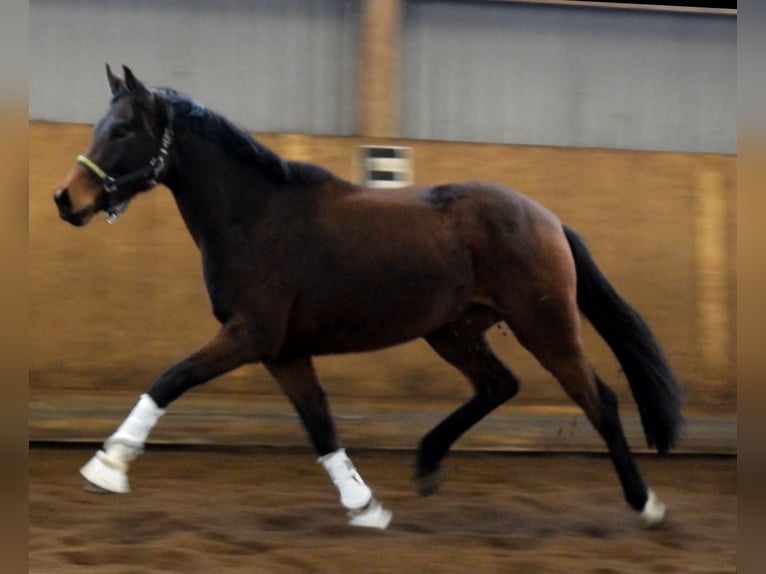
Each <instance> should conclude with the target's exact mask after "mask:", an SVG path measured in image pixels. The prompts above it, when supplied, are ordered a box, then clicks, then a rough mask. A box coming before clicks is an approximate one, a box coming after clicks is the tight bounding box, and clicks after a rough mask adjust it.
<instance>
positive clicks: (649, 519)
mask: <svg viewBox="0 0 766 574" xmlns="http://www.w3.org/2000/svg"><path fill="white" fill-rule="evenodd" d="M666 513H667V507H666V506H665V505H664V504H663V503H662V502H661V501H660V499H659V498H657V495H656V494H654V491H652V490H649V492H648V497H647V499H646V504H644V508H643V509H642V510H641V520H643V522H644V525H645V526H646V527H647V528H651V527H653V526H657V525H658V524H661V523H662V522H663V521H664V520H665V514H666Z"/></svg>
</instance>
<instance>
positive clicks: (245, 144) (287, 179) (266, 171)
mask: <svg viewBox="0 0 766 574" xmlns="http://www.w3.org/2000/svg"><path fill="white" fill-rule="evenodd" d="M156 93H157V94H158V95H159V96H160V97H161V98H162V99H164V100H165V101H167V103H168V104H169V105H171V106H172V107H173V112H174V114H175V119H176V121H177V122H179V123H182V124H183V125H185V126H186V127H187V128H188V129H189V130H190V131H191V132H192V133H194V134H196V135H198V136H200V137H202V138H204V139H206V140H207V141H209V142H212V143H214V144H216V145H218V146H220V147H221V148H222V149H223V150H225V151H226V152H228V153H231V154H233V155H235V156H237V157H238V158H240V159H242V160H244V161H245V162H247V163H251V164H254V165H257V166H258V169H259V171H260V173H261V174H262V175H263V176H265V177H267V178H268V179H270V180H272V181H274V182H277V183H284V184H289V183H293V184H304V185H311V184H317V183H322V182H324V181H327V180H328V179H332V178H335V177H336V176H335V175H334V174H333V173H331V172H330V171H328V170H326V169H324V168H322V167H319V166H318V165H313V164H308V163H303V162H297V161H289V160H285V159H283V158H281V157H280V156H279V155H277V154H276V153H275V152H274V151H273V150H271V149H269V148H268V147H266V146H265V145H263V144H262V143H261V142H259V141H258V140H257V139H255V138H254V137H253V136H252V135H251V134H250V133H249V132H248V131H247V130H245V129H243V128H241V127H239V126H237V125H235V124H234V123H232V122H231V121H229V120H228V119H226V118H225V117H223V116H222V115H220V114H218V113H216V112H214V111H212V110H210V109H209V108H207V107H205V106H204V105H202V104H201V103H199V102H198V101H196V100H194V99H192V98H190V97H188V96H185V95H183V94H180V93H178V92H176V91H175V90H171V89H168V88H163V89H158V90H156Z"/></svg>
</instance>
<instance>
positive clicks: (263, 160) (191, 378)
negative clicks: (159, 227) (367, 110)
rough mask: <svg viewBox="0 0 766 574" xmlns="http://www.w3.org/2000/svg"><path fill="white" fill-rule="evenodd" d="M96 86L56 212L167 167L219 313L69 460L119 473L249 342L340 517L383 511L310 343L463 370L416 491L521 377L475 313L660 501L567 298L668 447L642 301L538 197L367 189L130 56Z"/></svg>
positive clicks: (243, 354)
mask: <svg viewBox="0 0 766 574" xmlns="http://www.w3.org/2000/svg"><path fill="white" fill-rule="evenodd" d="M107 78H108V81H109V86H110V88H111V92H112V99H111V103H110V105H109V109H108V112H107V114H106V115H105V116H104V117H103V118H102V119H101V120H100V121H99V122H98V123H97V125H96V126H95V129H94V135H93V140H92V142H91V144H90V147H89V148H88V150H87V151H86V153H85V154H83V155H81V156H79V157H78V158H77V161H76V163H75V165H74V167H73V168H72V170H71V171H70V172H69V174H68V175H67V176H66V178H65V180H64V181H63V183H62V184H61V186H59V187H58V188H57V189H56V191H55V193H54V200H55V202H56V205H57V207H58V211H59V214H60V216H61V218H62V219H64V220H65V221H67V222H69V223H71V224H73V225H77V226H81V225H86V224H87V223H88V222H89V221H90V220H91V219H92V218H93V216H94V215H95V214H96V213H98V212H104V213H106V216H107V220H108V221H114V220H116V219H117V218H118V217H120V215H121V214H122V213H123V212H124V210H125V209H126V207H127V206H128V204H129V202H130V201H131V200H132V199H133V198H134V197H135V196H137V195H138V194H140V193H143V192H146V191H149V190H151V189H153V188H154V187H155V186H156V185H157V184H160V183H161V184H164V185H165V186H167V188H169V189H170V191H171V192H172V194H173V197H174V198H175V201H176V203H177V205H178V209H179V211H180V213H181V216H182V217H183V220H184V222H185V223H186V226H187V228H188V230H189V233H190V234H191V236H192V238H193V239H194V241H195V243H196V244H197V246H198V248H199V251H200V254H201V258H202V267H203V272H204V279H205V283H206V286H207V290H208V293H209V297H210V301H211V304H212V310H213V313H214V315H215V317H216V318H217V319H218V321H219V322H220V324H221V327H220V329H219V331H218V332H217V333H216V334H215V336H214V337H213V338H212V339H211V340H210V341H209V342H208V343H207V344H205V345H204V346H202V347H201V348H200V349H199V350H198V351H197V352H195V353H193V354H191V355H190V356H188V357H186V358H185V359H183V360H181V361H179V362H178V363H176V364H174V365H172V366H171V367H169V368H168V369H167V370H165V371H164V372H163V373H161V374H160V375H159V376H158V377H157V378H156V380H154V381H153V382H152V383H151V384H150V385H149V387H148V388H147V389H146V392H145V393H144V394H143V395H142V396H141V397H140V400H139V401H138V403H137V404H136V405H135V407H134V408H133V410H132V411H131V412H130V414H129V416H128V417H127V418H126V419H125V420H124V422H123V423H122V424H121V425H120V426H119V428H118V429H117V430H116V431H115V432H114V433H113V434H112V435H111V436H110V437H109V438H108V439H107V440H106V441H105V443H104V445H103V448H102V449H101V450H99V451H98V452H97V453H96V455H95V456H94V457H93V458H92V459H91V460H90V461H89V462H88V463H87V464H86V465H85V466H84V467H83V468H82V470H81V472H82V474H83V475H84V477H85V478H86V479H87V481H88V483H89V484H90V485H91V486H93V487H96V488H98V489H101V490H104V491H108V492H118V493H120V492H127V491H128V490H129V484H128V476H127V471H128V468H129V466H130V465H131V463H132V462H133V461H134V459H135V458H136V456H137V455H138V454H139V453H141V452H142V449H143V446H144V444H145V442H146V441H147V439H148V437H149V433H150V431H151V430H152V428H153V427H154V425H155V424H156V423H157V421H158V420H159V418H160V417H161V415H162V414H163V413H164V412H165V409H166V408H167V407H168V405H170V403H172V402H173V401H174V400H176V399H177V398H178V397H180V396H181V395H182V394H183V393H184V392H186V391H187V390H189V389H191V388H192V387H194V386H196V385H200V384H202V383H205V382H206V381H209V380H210V379H212V378H214V377H217V376H219V375H222V374H224V373H226V372H228V371H231V370H233V369H235V368H237V367H239V366H241V365H244V364H248V363H255V362H261V363H263V364H264V365H265V366H266V368H267V369H268V371H269V372H270V373H271V374H272V375H273V376H274V378H275V379H276V380H277V381H278V383H279V385H280V387H281V388H282V390H283V391H284V393H285V394H286V395H287V397H288V398H289V399H290V401H291V402H292V403H293V405H294V407H295V409H296V410H297V412H298V414H299V416H300V418H301V421H302V422H303V424H304V426H305V429H306V431H307V432H308V435H309V437H310V440H311V442H312V444H313V446H314V447H315V449H316V452H317V455H318V457H319V459H318V460H319V462H320V463H321V464H322V466H323V467H324V468H325V470H326V471H327V473H328V474H329V476H330V479H331V480H332V482H333V483H334V484H335V486H336V487H337V489H338V491H339V494H340V502H341V504H342V505H343V507H344V508H345V509H346V510H347V512H348V515H349V521H350V523H351V524H354V525H360V526H370V527H376V528H386V527H387V525H388V523H389V520H390V518H391V513H390V512H389V511H388V510H386V509H385V508H384V507H383V506H382V505H381V504H380V502H378V501H377V500H376V499H375V497H374V496H373V493H372V490H371V489H370V487H369V486H368V485H367V484H366V483H365V481H364V480H363V479H362V477H361V476H360V474H359V472H358V471H357V470H356V469H355V467H354V465H353V463H352V462H351V459H350V458H349V456H348V455H347V454H346V451H345V449H344V448H343V447H342V446H341V443H340V441H339V438H338V434H337V432H336V429H335V424H334V420H333V417H332V415H331V412H330V407H329V403H328V400H327V397H326V395H325V392H324V390H323V388H322V386H321V384H320V382H319V380H318V378H317V375H316V373H315V371H314V367H313V364H312V357H313V356H316V355H325V354H333V353H347V352H359V351H369V350H373V349H380V348H383V347H387V346H391V345H396V344H399V343H403V342H405V341H410V340H413V339H416V338H419V337H422V338H424V339H425V340H426V341H427V342H428V343H429V345H430V346H431V347H432V348H433V349H434V350H435V351H436V353H438V354H439V355H440V356H441V357H442V358H443V359H444V360H446V361H447V362H449V363H450V364H452V365H453V366H455V367H456V368H457V369H458V370H459V371H460V372H462V373H463V374H464V375H465V376H466V377H467V378H468V380H469V381H470V383H471V385H472V386H473V389H474V394H473V396H472V397H471V398H470V399H469V400H468V401H466V402H465V403H464V404H463V405H461V406H460V407H459V408H457V409H456V410H455V411H454V412H453V413H451V414H450V415H449V416H448V417H446V418H445V419H444V420H443V421H442V422H440V423H439V424H437V425H436V426H435V427H434V428H433V429H432V430H431V431H430V432H428V433H427V434H426V435H425V436H424V437H423V438H422V440H421V442H420V444H419V448H418V451H417V460H416V472H415V480H416V485H417V488H418V490H419V491H420V493H421V494H430V493H432V492H434V491H435V490H436V489H437V488H438V486H439V483H440V481H441V472H440V468H441V461H442V459H443V458H444V457H445V455H446V454H447V452H448V451H449V449H450V447H451V445H452V444H453V443H454V442H455V441H456V440H457V439H458V438H459V437H460V436H461V435H462V434H463V433H464V432H465V431H467V430H468V429H469V428H471V427H472V426H473V425H474V424H476V423H477V422H478V421H480V420H481V419H482V418H484V417H485V416H486V415H487V414H489V413H490V412H491V411H492V410H494V409H495V408H497V407H498V406H499V405H501V404H503V403H504V402H505V401H507V400H509V399H510V398H512V397H513V396H514V395H515V394H516V392H517V390H518V387H519V383H518V381H517V379H516V377H515V376H514V374H513V373H512V372H511V371H510V369H509V368H508V367H507V366H506V365H505V364H503V363H502V362H501V361H500V360H499V359H498V358H497V357H496V356H495V354H494V353H493V351H492V350H491V349H490V347H489V346H488V344H487V340H486V338H485V332H486V330H487V329H488V328H489V327H491V326H492V325H495V324H497V323H499V322H501V321H502V322H505V323H506V324H507V325H508V327H510V329H511V330H512V331H513V333H514V334H515V335H516V337H517V338H518V340H519V341H520V342H521V344H522V345H523V346H524V347H526V348H527V349H528V350H529V351H530V352H531V353H532V354H533V355H534V356H535V357H536V358H537V359H538V361H539V362H540V363H541V364H542V365H543V367H545V368H546V369H547V370H548V371H549V372H551V373H552V374H553V376H554V377H555V378H556V379H557V380H558V381H559V382H560V383H561V385H562V386H563V388H564V389H565V391H566V392H567V393H568V394H569V396H570V397H571V398H572V399H573V400H574V401H575V402H576V403H577V404H578V405H579V406H580V407H581V408H582V409H583V411H584V412H585V414H586V415H587V417H588V419H589V420H590V422H591V423H592V424H593V426H594V427H595V429H596V430H597V431H598V432H599V433H600V435H601V436H602V437H603V439H604V440H605V442H606V445H607V447H608V450H609V454H610V456H611V459H612V461H613V463H614V466H615V469H616V471H617V474H618V476H619V479H620V482H621V484H622V488H623V491H624V495H625V498H626V500H627V502H628V504H629V505H630V506H631V507H632V508H633V509H635V510H636V511H637V512H639V513H640V515H641V517H642V518H643V519H644V521H645V522H646V523H647V524H649V525H652V524H656V523H659V522H661V521H662V520H663V518H664V515H665V507H664V505H663V504H662V503H661V502H660V501H659V500H658V499H657V498H656V496H655V495H654V493H653V492H652V491H651V490H650V489H648V488H647V486H646V484H645V483H644V480H643V478H642V476H641V474H640V472H639V469H638V467H637V466H636V464H635V462H634V459H633V456H632V455H631V452H630V449H629V447H628V444H627V442H626V439H625V436H624V433H623V429H622V424H621V422H620V418H619V415H618V410H617V399H616V397H615V394H614V393H613V392H612V391H611V390H610V389H609V387H607V386H606V385H605V384H604V383H603V382H602V381H601V380H600V379H599V378H598V376H597V375H596V374H595V372H594V370H593V368H592V367H591V364H590V362H589V361H588V358H587V356H586V353H585V350H584V348H583V342H582V339H581V334H580V328H581V313H582V315H584V316H585V317H586V318H587V319H588V320H589V321H590V322H591V323H592V324H593V325H594V327H595V328H596V330H597V331H598V332H599V333H600V335H601V336H602V337H603V338H604V339H605V341H606V342H607V343H608V344H609V346H610V348H611V349H612V351H613V352H614V354H615V356H616V357H617V359H618V361H619V362H620V364H621V366H622V368H623V370H624V372H625V375H626V377H627V379H628V381H629V384H630V388H631V390H632V393H633V396H634V398H635V400H636V402H637V404H638V409H639V413H640V417H641V421H642V424H643V428H644V431H645V434H646V438H647V441H648V444H649V445H650V446H653V447H655V448H656V449H657V450H658V451H659V452H661V453H664V452H666V451H668V450H669V449H670V448H671V447H672V446H673V445H674V442H675V441H676V439H677V437H678V434H679V428H680V426H681V420H682V418H681V402H682V400H681V399H682V393H681V390H680V386H679V384H678V382H677V381H676V379H675V377H674V375H673V373H672V371H671V369H670V367H669V366H668V363H667V361H666V359H665V357H664V355H663V353H662V351H661V350H660V348H659V346H658V344H657V342H656V341H655V338H654V337H653V335H652V333H651V332H650V330H649V328H648V327H647V325H646V323H645V322H644V321H643V320H642V318H641V317H640V315H639V314H638V313H637V312H636V311H635V310H634V309H633V308H632V307H631V306H630V305H629V304H628V303H627V302H625V301H624V300H623V299H622V298H621V297H620V295H619V294H618V293H617V292H616V291H615V289H614V288H613V287H612V286H611V285H610V283H609V282H608V281H607V279H606V278H605V277H604V276H603V274H602V273H601V272H600V271H599V269H598V268H597V266H596V264H595V263H594V261H593V259H592V257H591V255H590V254H589V252H588V250H587V249H586V247H585V244H584V243H583V241H582V240H581V239H580V237H579V236H578V235H577V234H576V233H575V232H573V231H572V230H571V229H569V228H567V227H566V226H564V225H562V223H561V222H560V221H559V220H558V218H557V217H556V216H555V215H554V214H553V213H551V212H550V211H549V210H547V209H546V208H544V207H543V206H541V205H539V204H538V203H536V202H534V201H532V200H531V199H530V198H528V197H525V196H524V195H521V194H519V193H517V192H515V191H513V190H510V189H507V188H504V187H501V186H498V185H493V184H489V183H481V182H472V183H454V184H447V185H438V186H413V187H407V188H401V189H397V190H381V189H369V188H365V187H362V186H359V185H355V184H353V183H350V182H348V181H344V180H343V179H341V178H338V177H336V176H335V175H333V174H332V173H330V172H328V171H327V170H325V169H322V168H321V167H318V166H315V165H311V164H306V163H300V162H293V161H287V160H284V159H282V158H281V157H279V156H278V155H277V154H275V153H274V152H273V151H271V150H270V149H268V148H267V147H265V146H264V145H262V144H261V143H259V142H258V141H257V140H256V139H254V138H253V137H252V136H251V135H250V134H249V133H247V132H246V131H245V130H243V129H240V128H238V127H236V126H235V125H234V124H232V123H231V122H229V121H228V120H227V119H225V118H224V117H222V116H221V115H219V114H217V113H215V112H213V111H211V110H210V109H208V108H206V107H205V106H203V105H202V104H200V103H198V102H197V101H195V100H193V99H191V98H189V97H186V96H184V95H182V94H179V93H177V92H176V91H174V90H172V89H167V88H148V87H146V86H145V85H144V84H143V83H142V82H141V81H139V80H138V79H137V78H136V77H135V75H134V74H133V73H132V72H131V71H130V69H128V68H124V78H119V77H117V76H116V75H114V74H113V73H112V71H111V70H110V69H109V67H108V66H107Z"/></svg>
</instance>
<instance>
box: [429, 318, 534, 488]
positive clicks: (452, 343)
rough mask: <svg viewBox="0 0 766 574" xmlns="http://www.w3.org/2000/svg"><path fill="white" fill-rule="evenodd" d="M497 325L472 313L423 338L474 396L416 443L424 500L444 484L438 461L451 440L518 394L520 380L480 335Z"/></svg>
mask: <svg viewBox="0 0 766 574" xmlns="http://www.w3.org/2000/svg"><path fill="white" fill-rule="evenodd" d="M496 322H497V318H496V317H495V316H494V314H493V313H490V312H489V311H488V310H486V309H481V310H476V311H475V312H473V313H471V312H469V314H468V315H466V317H464V318H463V319H462V320H460V321H457V322H455V323H451V324H449V325H446V326H444V327H442V328H441V329H439V330H438V331H436V332H434V333H431V334H430V335H428V336H427V337H425V339H426V341H427V342H428V343H429V344H430V345H431V347H432V348H433V349H434V350H435V351H436V352H437V353H438V354H439V355H440V356H441V357H442V358H443V359H445V360H446V361H447V362H448V363H450V364H451V365H453V366H454V367H456V368H457V369H458V370H459V371H460V372H462V373H463V374H464V375H465V376H466V377H467V378H468V380H469V381H470V382H471V384H472V385H473V387H474V391H475V394H474V396H473V397H471V398H470V399H469V400H468V401H466V402H465V403H464V404H462V405H461V406H460V407H459V408H458V409H456V410H455V411H454V412H452V413H451V414H450V415H449V416H448V417H447V418H445V419H444V420H443V421H442V422H440V423H439V424H438V425H436V426H435V427H434V428H433V429H432V430H430V431H429V432H428V433H427V434H426V435H425V436H424V437H423V439H422V440H421V441H420V446H419V448H418V454H417V462H416V468H415V484H416V489H417V490H418V492H419V493H420V494H421V495H422V496H426V495H429V494H432V493H434V492H435V491H436V490H437V489H438V487H439V484H440V483H441V480H442V472H441V461H442V459H443V458H444V457H445V456H446V454H447V452H449V449H450V447H451V446H452V445H453V444H454V443H455V441H456V440H457V439H458V438H460V436H461V435H463V433H465V432H466V431H467V430H468V429H470V428H471V427H472V426H474V425H475V424H476V423H477V422H479V421H480V420H481V419H483V418H484V417H485V416H487V415H488V414H489V413H490V412H492V411H493V410H494V409H496V408H497V407H499V406H500V405H502V404H503V403H504V402H506V401H507V400H509V399H511V398H512V397H513V396H514V395H515V394H516V393H517V392H518V388H519V383H518V380H517V379H516V377H515V376H514V375H513V373H512V372H511V371H510V370H509V369H508V368H507V367H506V366H505V365H504V364H503V363H502V362H501V361H500V359H498V358H497V357H496V356H495V354H494V353H493V352H492V349H490V347H489V345H488V343H487V341H486V338H485V336H484V333H485V331H486V329H487V328H488V327H489V326H490V325H492V324H494V323H496Z"/></svg>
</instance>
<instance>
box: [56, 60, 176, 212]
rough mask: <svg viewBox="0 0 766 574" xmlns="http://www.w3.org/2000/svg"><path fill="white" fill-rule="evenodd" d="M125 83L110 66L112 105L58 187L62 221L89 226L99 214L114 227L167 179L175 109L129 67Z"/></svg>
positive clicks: (125, 70)
mask: <svg viewBox="0 0 766 574" xmlns="http://www.w3.org/2000/svg"><path fill="white" fill-rule="evenodd" d="M123 70H124V78H119V77H117V76H115V75H114V74H113V73H112V70H111V69H110V68H109V66H108V65H107V66H106V76H107V79H108V82H109V87H110V89H111V92H112V100H111V102H110V104H109V109H108V111H107V113H106V115H105V116H104V117H103V118H101V120H99V121H98V122H97V123H96V125H95V127H94V129H93V138H92V141H91V143H90V146H89V147H88V150H87V152H86V153H85V154H83V155H80V156H78V158H77V161H76V163H75V165H74V167H73V168H72V169H71V170H70V171H69V173H68V174H67V176H66V177H65V178H64V181H63V182H62V183H61V184H60V185H59V186H57V187H56V189H55V191H54V194H53V199H54V201H55V203H56V206H57V207H58V211H59V216H60V217H61V218H62V219H63V220H65V221H67V222H68V223H71V224H72V225H75V226H82V225H86V224H87V223H88V222H89V221H90V220H91V219H92V218H93V216H94V215H95V214H96V213H98V212H99V211H103V212H105V213H106V214H107V221H108V222H110V223H111V222H113V221H114V220H116V219H117V217H119V215H120V214H121V213H122V212H123V211H124V210H125V208H126V207H127V204H128V202H129V201H130V200H131V199H132V198H133V197H134V196H135V195H136V194H138V193H140V192H143V191H148V190H149V189H152V188H153V187H154V186H155V185H157V183H158V182H159V181H160V179H161V178H162V177H163V176H164V175H166V171H167V168H168V159H169V151H170V146H171V144H172V141H173V131H172V119H173V117H172V108H171V107H170V106H169V105H168V104H165V103H164V100H163V99H162V98H161V97H160V96H159V94H158V93H157V92H156V91H154V90H152V89H149V88H147V87H146V86H145V85H144V84H143V83H142V82H141V81H139V80H138V79H137V78H136V77H135V76H134V75H133V72H131V70H130V69H129V68H127V67H125V66H123Z"/></svg>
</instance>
